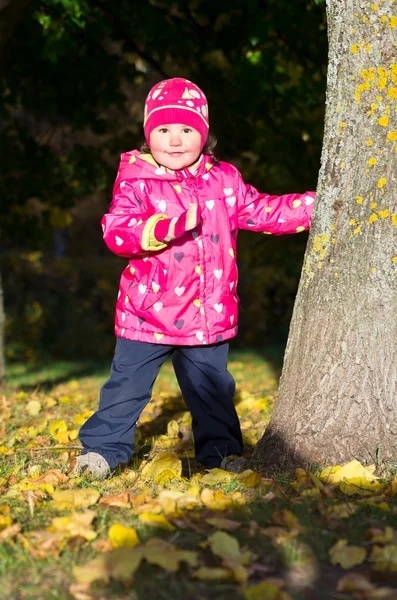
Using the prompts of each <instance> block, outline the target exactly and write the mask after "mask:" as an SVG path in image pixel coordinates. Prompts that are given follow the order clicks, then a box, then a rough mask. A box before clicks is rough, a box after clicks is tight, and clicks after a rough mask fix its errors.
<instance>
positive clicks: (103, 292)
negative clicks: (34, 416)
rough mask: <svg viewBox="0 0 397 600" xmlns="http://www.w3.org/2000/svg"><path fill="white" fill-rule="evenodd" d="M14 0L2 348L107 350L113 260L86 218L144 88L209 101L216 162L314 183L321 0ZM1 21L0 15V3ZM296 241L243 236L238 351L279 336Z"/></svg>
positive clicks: (281, 186)
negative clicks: (163, 83)
mask: <svg viewBox="0 0 397 600" xmlns="http://www.w3.org/2000/svg"><path fill="white" fill-rule="evenodd" d="M11 4H13V2H12V1H11V2H10V5H11ZM14 4H15V2H14ZM17 4H18V1H17ZM20 4H21V8H20V12H19V17H18V19H17V20H16V22H13V24H12V27H9V29H8V31H9V32H10V35H9V37H8V40H7V44H6V45H5V48H4V49H3V52H2V55H1V69H2V82H1V98H2V105H1V113H0V127H1V133H0V135H1V140H0V141H1V170H2V173H1V174H2V178H1V190H0V195H1V272H2V278H3V287H4V294H5V308H6V316H7V320H6V340H7V347H6V357H7V360H8V361H9V362H10V361H20V360H24V361H29V362H34V361H36V360H38V359H42V358H43V357H54V358H69V357H73V358H74V359H76V358H81V359H85V358H104V357H107V356H110V355H111V353H112V351H113V348H114V337H113V313H114V305H115V300H116V294H117V289H118V280H119V276H120V272H121V270H122V269H123V267H124V266H125V259H120V258H118V257H115V256H113V255H111V253H110V251H109V250H108V249H107V248H106V246H105V244H104V243H103V241H102V235H101V227H100V224H99V222H100V219H101V217H102V215H103V213H105V212H107V209H108V205H109V203H110V200H111V189H112V185H113V181H114V178H115V175H116V170H117V165H118V161H119V155H120V153H121V152H124V151H127V150H130V149H133V148H135V147H136V146H137V145H139V144H140V142H141V141H142V114H143V102H144V98H145V96H146V94H147V92H148V91H149V89H150V88H151V87H152V85H153V84H154V83H156V82H157V81H160V80H161V79H163V78H167V77H176V76H182V77H187V78H189V79H191V80H192V81H194V82H195V83H197V85H199V86H200V87H201V88H202V89H203V90H204V92H205V93H206V95H207V97H208V100H209V107H210V124H211V130H212V132H213V133H214V134H215V135H216V137H217V138H218V148H217V150H218V153H219V155H220V157H221V159H222V160H226V161H230V162H232V163H233V164H235V165H236V166H237V168H239V169H240V170H241V172H242V174H243V176H244V178H245V180H246V182H248V183H251V184H252V185H254V186H255V187H257V188H258V189H259V190H260V191H262V192H267V193H271V194H281V193H288V192H304V191H306V190H315V188H316V183H317V175H318V170H319V166H320V152H321V142H322V135H323V121H324V92H325V78H326V65H327V39H326V20H325V6H324V3H323V2H322V1H321V0H317V1H313V0H297V1H295V2H291V1H286V0H277V1H276V0H270V1H259V0H244V1H243V0H236V1H234V2H230V1H229V0H228V1H224V0H216V2H215V1H213V0H212V1H205V0H176V1H170V2H167V1H155V0H149V1H145V2H139V3H138V2H131V0H119V1H118V2H114V1H111V0H101V1H99V2H84V1H82V0H49V1H43V2H37V1H30V2H29V1H27V0H24V1H22V2H20ZM22 4H23V6H22ZM8 8H9V7H8ZM1 18H2V20H3V25H4V23H5V20H6V19H7V18H8V15H7V9H5V10H4V11H3V12H2V13H1ZM306 241H307V234H299V235H294V236H282V237H280V238H275V237H271V236H263V235H260V234H255V233H252V232H241V233H240V235H239V240H238V248H239V253H238V265H239V272H240V281H239V296H240V298H241V308H240V334H239V336H238V338H237V339H236V340H234V341H233V345H234V346H235V347H247V346H250V347H263V346H264V345H265V344H269V343H280V344H283V343H285V340H286V335H287V332H288V324H289V320H290V317H291V311H292V306H293V302H294V297H295V293H296V289H297V285H298V281H299V275H300V269H301V265H302V260H303V253H304V249H305V245H306Z"/></svg>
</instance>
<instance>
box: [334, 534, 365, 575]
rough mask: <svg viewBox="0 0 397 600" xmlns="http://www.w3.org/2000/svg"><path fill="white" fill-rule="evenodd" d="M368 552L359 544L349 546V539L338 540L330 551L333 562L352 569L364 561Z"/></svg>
mask: <svg viewBox="0 0 397 600" xmlns="http://www.w3.org/2000/svg"><path fill="white" fill-rule="evenodd" d="M366 555H367V553H366V551H365V549H364V548H360V547H359V546H348V545H347V540H338V541H337V542H336V544H335V545H334V546H332V548H331V549H330V551H329V556H330V560H331V563H332V564H333V565H340V566H341V567H342V569H351V568H353V567H356V566H357V565H361V563H362V562H364V560H365V557H366Z"/></svg>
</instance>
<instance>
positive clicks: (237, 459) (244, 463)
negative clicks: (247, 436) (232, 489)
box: [220, 454, 248, 473]
mask: <svg viewBox="0 0 397 600" xmlns="http://www.w3.org/2000/svg"><path fill="white" fill-rule="evenodd" d="M220 468H221V469H223V470H224V471H229V472H230V473H242V472H243V471H246V470H247V469H248V460H247V459H246V458H244V456H238V455H237V454H232V455H231V456H225V458H224V459H223V461H222V462H221V466H220Z"/></svg>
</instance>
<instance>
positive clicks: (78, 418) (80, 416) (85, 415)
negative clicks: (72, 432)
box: [73, 410, 94, 425]
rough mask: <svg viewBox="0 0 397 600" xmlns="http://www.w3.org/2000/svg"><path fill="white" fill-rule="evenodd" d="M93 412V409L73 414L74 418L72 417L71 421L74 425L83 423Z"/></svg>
mask: <svg viewBox="0 0 397 600" xmlns="http://www.w3.org/2000/svg"><path fill="white" fill-rule="evenodd" d="M93 414H94V411H93V410H85V411H84V412H82V413H79V414H78V415H76V416H75V418H74V419H73V423H74V424H75V425H83V423H85V422H86V421H87V419H89V418H90V417H91V415H93Z"/></svg>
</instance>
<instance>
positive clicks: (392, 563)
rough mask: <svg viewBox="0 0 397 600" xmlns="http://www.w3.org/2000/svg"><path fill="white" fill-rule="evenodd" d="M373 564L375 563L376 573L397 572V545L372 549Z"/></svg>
mask: <svg viewBox="0 0 397 600" xmlns="http://www.w3.org/2000/svg"><path fill="white" fill-rule="evenodd" d="M371 562H374V563H375V565H374V566H375V570H376V571H391V572H392V573H396V572H397V544H387V545H386V546H374V547H373V548H372V554H371Z"/></svg>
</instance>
